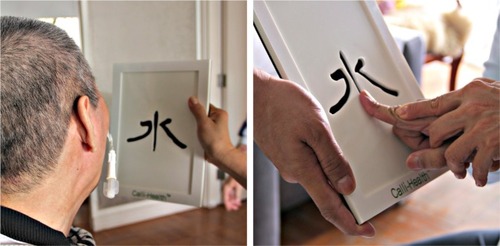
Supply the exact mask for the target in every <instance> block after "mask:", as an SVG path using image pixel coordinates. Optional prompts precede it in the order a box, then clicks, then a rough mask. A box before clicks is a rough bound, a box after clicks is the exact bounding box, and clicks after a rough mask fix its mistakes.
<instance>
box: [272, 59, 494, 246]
mask: <svg viewBox="0 0 500 246" xmlns="http://www.w3.org/2000/svg"><path fill="white" fill-rule="evenodd" d="M481 73H482V69H481V68H477V67H474V66H470V65H467V64H462V66H461V68H460V70H459V73H458V79H457V88H461V87H463V86H464V85H465V84H467V83H468V82H469V81H471V80H472V79H473V78H476V77H479V76H480V75H481ZM448 76H449V66H448V65H446V64H444V63H440V62H433V63H429V64H427V65H425V66H424V71H423V74H422V77H423V82H422V86H421V88H422V91H423V93H424V95H425V97H426V98H434V97H436V96H439V95H441V94H443V93H446V92H447V91H448V89H447V88H448V80H449V79H448ZM372 223H373V225H374V226H375V228H376V230H377V234H376V236H375V237H374V238H371V239H366V238H362V237H349V236H345V235H343V234H342V233H341V232H340V231H339V230H337V229H336V228H334V227H333V226H332V225H331V224H329V223H328V222H326V221H325V220H324V219H323V218H322V217H321V214H320V213H319V211H318V210H317V208H316V206H315V205H314V204H313V203H312V202H310V203H306V204H304V205H302V206H300V207H298V208H296V209H294V210H291V211H289V212H287V213H284V214H283V215H282V231H281V233H282V235H281V240H282V241H281V242H282V244H285V245H367V244H368V245H387V244H401V243H408V242H413V241H415V240H420V239H424V238H429V237H433V236H439V235H443V234H445V233H452V232H458V231H463V230H476V229H487V228H496V229H500V184H498V183H497V184H494V185H491V186H486V187H483V188H477V187H476V186H475V185H474V181H473V180H472V179H471V178H470V176H468V177H467V178H466V179H465V180H456V179H455V177H454V176H453V175H452V174H451V173H449V172H448V173H445V174H444V175H443V176H441V177H440V178H438V179H437V180H434V181H433V182H431V183H430V184H428V185H426V186H424V187H423V188H421V189H420V190H418V191H416V192H414V193H413V194H412V195H411V196H410V197H409V198H407V199H406V200H404V201H403V202H401V203H400V204H399V205H397V206H394V207H392V208H391V209H389V210H387V211H385V212H384V213H382V214H380V215H378V216H377V217H375V218H374V219H373V221H372Z"/></svg>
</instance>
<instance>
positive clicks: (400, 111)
mask: <svg viewBox="0 0 500 246" xmlns="http://www.w3.org/2000/svg"><path fill="white" fill-rule="evenodd" d="M407 111H408V106H407V105H403V106H401V107H398V108H397V109H396V114H398V116H399V117H400V118H405V117H406V114H407V113H408V112H407Z"/></svg>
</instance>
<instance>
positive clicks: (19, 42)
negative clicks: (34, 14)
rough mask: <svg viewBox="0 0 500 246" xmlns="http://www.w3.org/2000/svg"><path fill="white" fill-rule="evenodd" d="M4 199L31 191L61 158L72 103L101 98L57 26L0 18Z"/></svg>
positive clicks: (77, 51)
mask: <svg viewBox="0 0 500 246" xmlns="http://www.w3.org/2000/svg"><path fill="white" fill-rule="evenodd" d="M0 38H1V53H0V54H1V59H0V62H1V67H0V70H1V77H0V78H1V83H0V88H1V111H0V112H1V131H0V135H1V149H2V152H1V187H2V189H1V190H2V194H15V193H26V192H29V191H30V190H31V189H33V187H35V186H36V185H38V184H40V183H42V182H43V180H44V178H45V177H46V176H47V175H50V173H51V172H52V170H53V169H54V167H55V165H56V164H57V161H58V158H59V156H60V154H61V151H62V148H63V145H64V142H65V139H66V135H67V128H68V125H69V120H70V116H71V114H72V113H73V108H74V104H75V102H76V100H77V99H78V98H79V97H80V96H84V95H86V96H88V97H89V98H90V101H91V104H92V106H93V107H96V106H97V103H98V100H99V97H98V92H97V88H96V85H95V81H94V77H93V76H92V73H91V71H90V68H89V66H88V64H87V62H86V60H85V58H84V57H83V55H82V53H81V51H80V49H79V48H78V46H76V45H75V43H74V41H73V40H72V39H71V38H69V37H68V35H67V34H66V33H65V32H64V31H63V30H61V29H59V28H58V27H56V26H54V25H51V24H48V23H45V22H41V21H37V20H30V19H25V18H18V17H1V35H0Z"/></svg>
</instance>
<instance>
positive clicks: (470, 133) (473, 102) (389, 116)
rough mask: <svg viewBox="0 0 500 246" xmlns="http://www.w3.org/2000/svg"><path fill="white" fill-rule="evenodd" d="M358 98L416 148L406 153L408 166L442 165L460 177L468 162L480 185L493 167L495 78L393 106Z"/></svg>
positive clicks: (498, 97) (497, 119)
mask: <svg viewBox="0 0 500 246" xmlns="http://www.w3.org/2000/svg"><path fill="white" fill-rule="evenodd" d="M360 100H361V103H362V104H363V106H364V108H365V110H366V111H367V112H368V113H369V114H370V115H372V116H374V117H376V118H378V119H380V120H382V121H385V122H387V123H390V124H393V125H394V128H393V129H394V133H395V134H396V135H398V136H399V137H400V138H401V139H402V140H403V142H405V143H406V144H408V145H409V146H410V147H412V148H414V149H416V150H420V151H417V152H415V153H412V154H411V155H410V156H409V158H408V161H407V164H408V166H409V167H410V168H413V169H419V168H439V167H442V166H445V165H447V166H448V167H449V169H450V170H451V171H452V172H453V173H454V174H455V176H456V177H457V178H464V177H465V176H466V168H467V167H468V163H469V162H470V161H471V160H472V167H473V174H472V176H473V177H474V179H475V181H476V185H477V186H484V185H485V184H486V182H487V175H488V171H494V170H497V169H498V167H499V163H500V162H499V160H500V82H494V81H492V80H489V79H485V78H480V79H475V80H474V81H472V82H471V83H469V84H468V85H467V86H465V87H464V88H462V89H460V90H456V91H453V92H450V93H447V94H444V95H442V96H440V97H437V98H435V99H432V100H424V101H419V102H414V103H409V104H406V105H403V106H401V107H395V108H392V107H387V106H384V105H380V104H378V103H376V102H375V101H374V100H373V99H372V100H370V99H369V97H368V96H367V94H366V93H362V94H361V97H360ZM426 136H429V137H428V138H427V137H426ZM412 141H413V142H412Z"/></svg>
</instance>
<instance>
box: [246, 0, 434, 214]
mask: <svg viewBox="0 0 500 246" xmlns="http://www.w3.org/2000/svg"><path fill="white" fill-rule="evenodd" d="M254 24H255V27H256V29H257V31H258V33H259V36H260V37H261V39H262V41H263V43H264V46H265V47H266V50H267V51H268V53H269V55H270V57H271V59H272V61H273V63H274V65H275V67H276V70H277V71H278V73H279V74H280V76H281V77H283V78H285V79H289V80H292V81H294V82H296V83H298V84H300V85H301V86H303V87H304V88H306V89H307V90H309V91H310V92H311V93H312V94H313V95H314V96H315V97H316V98H317V99H318V101H319V102H320V103H321V105H322V106H323V107H324V110H325V112H327V115H328V120H329V123H330V126H331V129H332V131H333V134H334V136H335V138H336V140H337V142H338V144H339V145H340V147H341V149H342V151H343V153H344V155H345V157H346V158H347V160H348V161H349V163H350V165H351V168H352V170H353V173H354V177H355V179H356V184H357V186H356V190H355V191H354V192H353V193H352V194H351V195H349V196H345V197H344V198H345V200H346V202H347V204H348V206H349V208H350V210H351V211H352V213H353V215H354V217H355V218H356V220H357V222H358V223H363V222H365V221H367V220H369V219H370V218H372V217H373V216H375V215H376V214H378V213H380V212H381V211H383V210H385V209H386V208H388V207H390V206H391V205H392V204H394V203H396V202H397V201H399V200H401V199H402V198H404V197H405V196H407V195H408V194H410V193H411V192H413V191H415V190H416V189H418V188H420V187H422V186H423V185H424V184H425V183H428V182H429V181H430V180H432V179H434V178H435V177H437V176H439V175H440V174H442V173H443V170H439V171H421V172H415V171H412V170H410V169H408V168H407V167H406V165H405V160H406V158H407V157H408V154H409V153H410V149H409V148H407V147H406V146H405V145H404V144H403V143H402V142H401V141H400V140H399V139H397V137H395V136H394V135H393V134H392V132H391V127H390V126H389V125H387V124H385V123H382V122H379V121H377V120H375V119H372V118H370V117H369V116H368V115H367V114H366V113H365V112H364V110H363V109H362V107H361V104H360V102H359V98H358V95H359V92H360V90H367V91H369V92H370V93H371V95H372V96H373V97H374V98H375V99H376V100H378V101H379V102H381V103H384V104H388V105H398V104H403V103H406V102H409V101H414V100H416V99H420V98H423V96H422V93H421V92H420V89H419V87H418V85H417V82H416V80H415V78H414V76H413V74H412V73H411V70H410V68H409V67H408V65H407V63H406V62H405V60H404V58H403V56H402V55H401V53H400V52H399V50H398V48H397V46H396V44H395V43H394V40H393V39H392V36H391V35H390V33H389V31H388V29H387V27H386V25H385V23H384V21H383V19H382V16H381V15H380V12H379V10H378V8H377V5H376V3H375V2H374V1H368V2H363V1H256V2H254ZM377 85H378V86H377ZM382 88H383V89H382Z"/></svg>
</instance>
